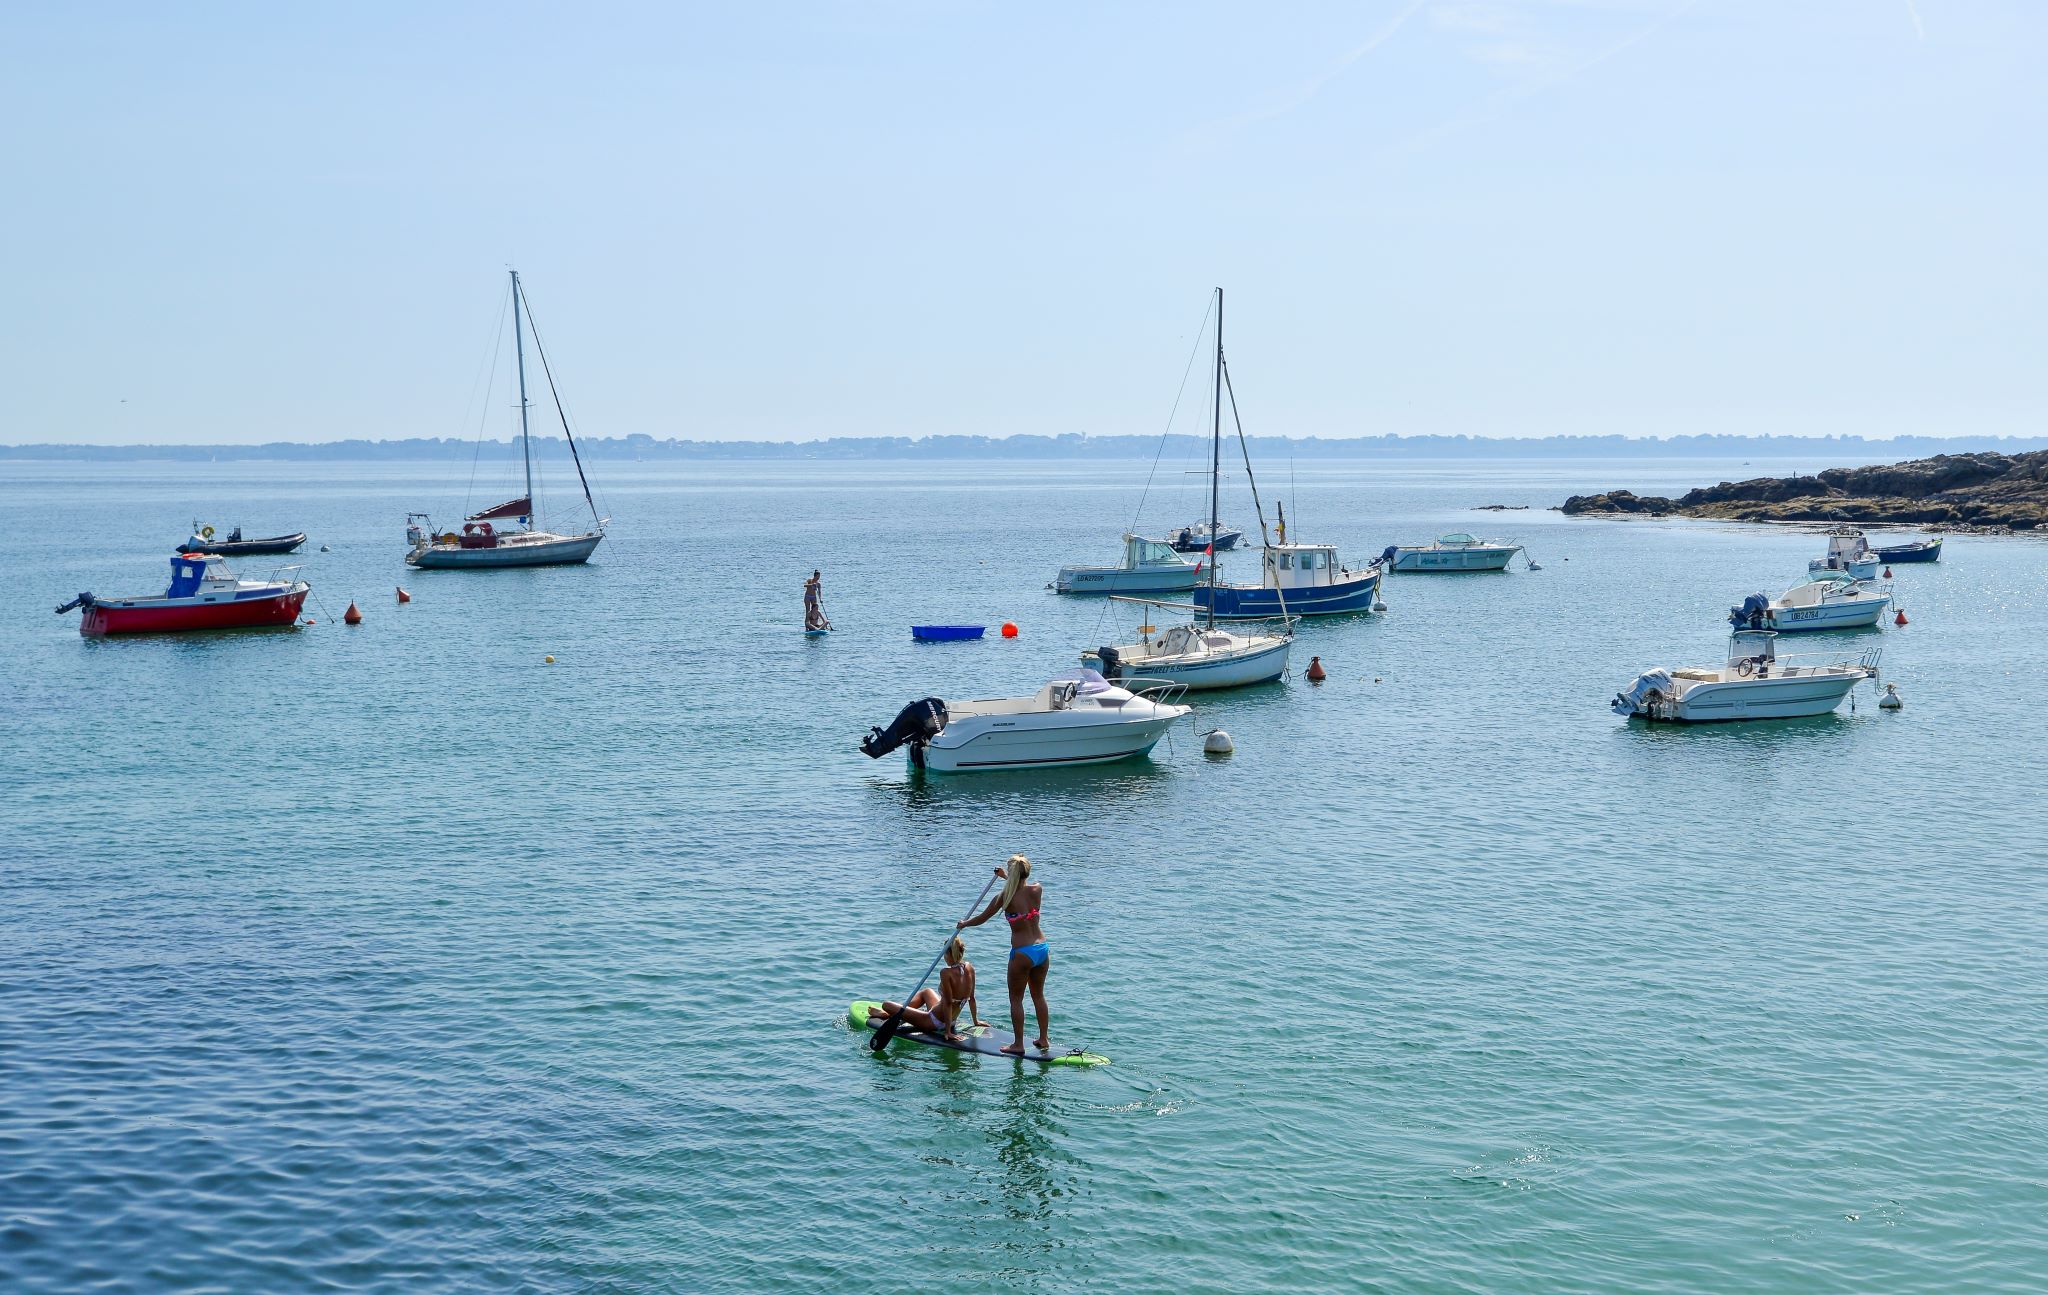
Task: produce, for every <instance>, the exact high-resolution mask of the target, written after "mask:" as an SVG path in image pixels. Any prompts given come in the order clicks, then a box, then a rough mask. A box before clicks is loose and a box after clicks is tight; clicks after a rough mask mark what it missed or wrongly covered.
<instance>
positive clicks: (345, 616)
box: [341, 603, 363, 625]
mask: <svg viewBox="0 0 2048 1295" xmlns="http://www.w3.org/2000/svg"><path fill="white" fill-rule="evenodd" d="M341 623H342V624H344V625H360V624H362V623H363V614H362V613H361V612H359V611H357V610H356V605H355V604H354V603H350V604H349V605H348V610H347V611H345V612H343V613H342V614H341Z"/></svg>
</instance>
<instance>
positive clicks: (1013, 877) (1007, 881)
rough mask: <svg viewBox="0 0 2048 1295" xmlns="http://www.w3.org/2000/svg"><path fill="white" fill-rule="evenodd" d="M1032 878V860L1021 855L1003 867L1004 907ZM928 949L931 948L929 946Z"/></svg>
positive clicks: (1012, 858) (1011, 858)
mask: <svg viewBox="0 0 2048 1295" xmlns="http://www.w3.org/2000/svg"><path fill="white" fill-rule="evenodd" d="M1030 876H1031V860H1029V859H1027V858H1025V857H1024V856H1023V855H1021V854H1013V855H1011V856H1010V861H1009V862H1008V863H1007V864H1004V865H1003V907H1004V908H1008V907H1009V906H1010V901H1011V900H1013V899H1015V898H1016V897H1017V892H1018V891H1020V890H1022V889H1023V888H1024V882H1025V880H1026V879H1027V878H1029V877H1030ZM926 947H927V948H929V947H930V946H929V945H927V946H926Z"/></svg>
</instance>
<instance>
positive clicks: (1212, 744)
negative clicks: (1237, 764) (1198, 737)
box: [1202, 728, 1237, 755]
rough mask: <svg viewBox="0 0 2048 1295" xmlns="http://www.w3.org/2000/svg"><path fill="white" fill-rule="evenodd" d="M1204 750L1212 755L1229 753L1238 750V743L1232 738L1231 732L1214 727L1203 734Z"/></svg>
mask: <svg viewBox="0 0 2048 1295" xmlns="http://www.w3.org/2000/svg"><path fill="white" fill-rule="evenodd" d="M1202 750H1204V751H1206V752H1208V753H1209V754H1210V755H1229V754H1230V753H1231V752H1232V751H1235V750H1237V744H1236V743H1234V742H1232V741H1231V740H1230V734H1228V733H1226V732H1224V731H1223V730H1222V729H1220V728H1214V729H1210V730H1209V731H1208V732H1207V733H1205V734H1203V735H1202Z"/></svg>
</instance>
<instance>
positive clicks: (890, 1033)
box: [868, 1007, 903, 1052]
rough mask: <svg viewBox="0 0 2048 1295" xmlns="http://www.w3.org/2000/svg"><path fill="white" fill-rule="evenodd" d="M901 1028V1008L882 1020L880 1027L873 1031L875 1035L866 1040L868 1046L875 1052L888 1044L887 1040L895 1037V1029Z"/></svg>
mask: <svg viewBox="0 0 2048 1295" xmlns="http://www.w3.org/2000/svg"><path fill="white" fill-rule="evenodd" d="M902 1028H903V1009H902V1008H900V1007H899V1008H897V1009H896V1010H895V1011H893V1012H891V1013H889V1019H888V1020H886V1021H883V1022H882V1028H881V1029H879V1030H876V1031H875V1037H874V1038H872V1039H869V1040H868V1046H869V1047H870V1048H872V1049H874V1050H875V1051H876V1052H880V1051H881V1050H882V1049H883V1048H886V1047H888V1046H889V1040H891V1039H893V1038H895V1037H896V1031H898V1030H900V1029H902Z"/></svg>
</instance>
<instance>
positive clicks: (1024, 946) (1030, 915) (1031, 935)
mask: <svg viewBox="0 0 2048 1295" xmlns="http://www.w3.org/2000/svg"><path fill="white" fill-rule="evenodd" d="M996 876H998V877H1001V878H1002V879H1003V893H1002V894H1001V895H1000V896H998V897H997V898H996V899H995V900H994V901H992V902H991V903H990V904H989V906H988V907H987V908H985V909H983V910H982V912H981V915H980V916H979V917H970V918H968V919H966V920H965V921H962V922H961V923H959V926H958V927H956V928H955V929H961V928H965V927H969V926H980V925H981V924H982V923H983V922H986V921H987V920H988V919H990V918H991V917H994V916H995V915H996V914H997V913H998V912H1000V913H1001V914H1002V915H1003V920H1004V921H1006V922H1008V923H1009V924H1010V1025H1011V1027H1012V1028H1014V1029H1015V1030H1016V1032H1017V1040H1016V1042H1015V1043H1011V1044H1008V1045H1006V1046H1005V1047H1004V1048H1003V1051H1004V1052H1005V1053H1006V1054H1008V1055H1009V1056H1013V1057H1021V1056H1023V1055H1024V990H1025V989H1026V988H1027V987H1028V988H1029V989H1030V990H1031V1009H1032V1011H1033V1013H1034V1014H1036V1015H1037V1017H1038V1037H1037V1038H1035V1039H1033V1040H1032V1041H1031V1046H1032V1047H1034V1048H1037V1049H1038V1050H1039V1051H1040V1052H1044V1051H1045V1050H1046V1049H1047V1048H1050V1047H1051V1046H1052V1044H1051V1042H1050V1041H1049V1040H1050V1037H1051V1035H1052V1012H1051V1010H1050V1009H1048V1008H1047V1007H1046V1005H1045V973H1046V969H1047V968H1048V967H1050V966H1051V965H1052V951H1051V950H1050V949H1048V948H1046V945H1045V932H1044V931H1042V930H1040V929H1039V926H1038V908H1039V905H1040V904H1041V903H1042V902H1043V901H1044V899H1045V888H1044V887H1043V886H1040V885H1039V884H1038V883H1037V882H1035V881H1033V880H1031V860H1029V859H1027V858H1025V857H1024V856H1023V855H1021V854H1013V855H1011V856H1010V861H1009V863H1007V864H1005V865H1004V866H1003V867H1001V868H997V869H996Z"/></svg>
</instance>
